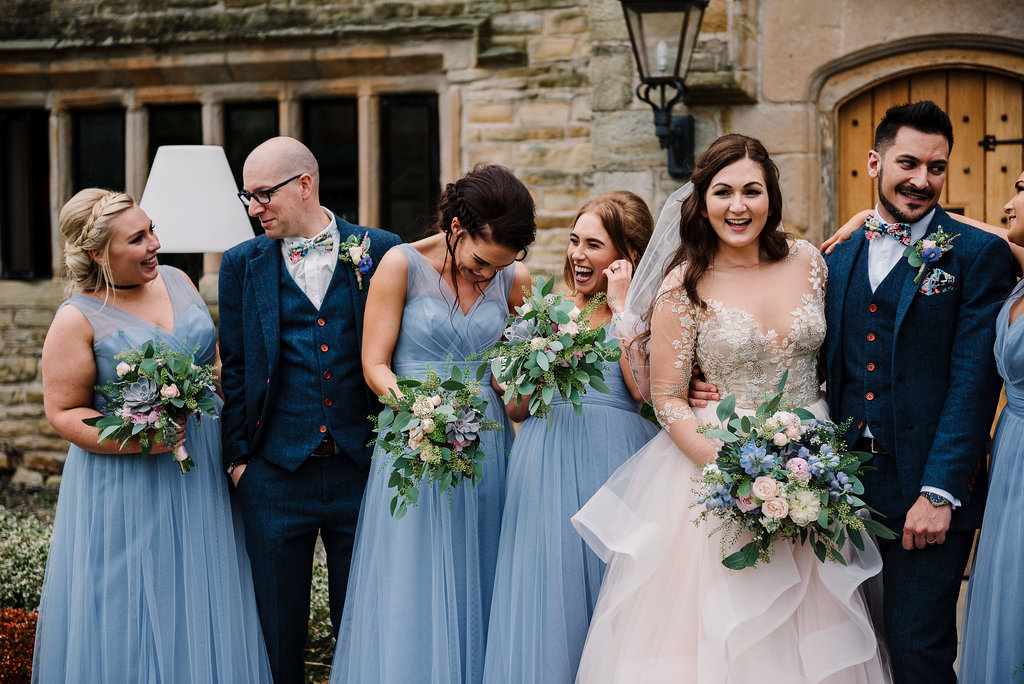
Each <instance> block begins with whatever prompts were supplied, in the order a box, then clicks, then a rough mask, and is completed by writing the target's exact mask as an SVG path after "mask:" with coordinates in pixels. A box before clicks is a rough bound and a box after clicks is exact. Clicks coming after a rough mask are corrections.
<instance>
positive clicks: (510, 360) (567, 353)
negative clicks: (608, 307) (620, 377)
mask: <svg viewBox="0 0 1024 684" xmlns="http://www.w3.org/2000/svg"><path fill="white" fill-rule="evenodd" d="M554 286H555V279H554V278H553V277H552V278H551V279H549V280H547V281H544V279H543V278H536V279H535V280H534V284H533V288H532V290H531V292H530V294H529V296H528V297H527V298H526V300H525V301H524V302H523V305H522V306H517V307H516V309H515V310H516V313H517V314H518V316H510V317H509V319H508V321H507V327H506V328H505V333H504V338H505V340H504V341H502V342H499V343H498V344H496V345H494V346H493V347H491V349H490V350H489V351H488V352H487V355H486V357H487V358H488V359H490V360H491V372H492V373H493V374H494V377H495V378H496V379H497V380H498V381H499V382H504V383H506V389H505V401H506V402H511V401H513V400H518V399H520V398H521V397H524V396H527V395H532V396H530V404H529V410H530V415H533V416H537V417H538V418H543V417H544V416H546V415H547V414H548V410H549V409H550V408H551V400H552V399H553V398H554V396H555V390H557V391H558V392H559V394H561V395H562V399H564V400H565V401H567V402H568V403H570V404H572V407H573V410H574V411H575V412H576V415H577V416H580V415H582V414H583V407H582V405H581V401H580V397H581V396H582V395H583V394H584V393H586V391H587V386H588V385H589V386H590V387H593V388H594V389H595V390H597V391H598V392H605V393H607V392H609V391H610V390H609V389H608V386H607V385H606V384H605V382H604V364H605V362H608V361H618V359H619V355H620V354H621V351H620V350H619V341H618V339H617V338H616V337H615V336H614V335H610V334H609V333H608V330H607V329H606V328H605V327H604V326H601V327H598V328H591V327H590V315H591V314H592V313H593V312H594V311H595V310H596V309H597V307H599V306H600V305H601V303H602V302H603V301H604V295H603V294H598V295H596V296H594V297H593V298H592V299H591V300H590V303H589V304H587V306H586V307H585V308H584V309H583V310H582V311H580V310H579V309H578V308H577V307H576V305H575V304H573V302H572V301H571V300H567V299H566V298H565V297H562V296H561V295H557V294H554V293H553V292H552V289H554Z"/></svg>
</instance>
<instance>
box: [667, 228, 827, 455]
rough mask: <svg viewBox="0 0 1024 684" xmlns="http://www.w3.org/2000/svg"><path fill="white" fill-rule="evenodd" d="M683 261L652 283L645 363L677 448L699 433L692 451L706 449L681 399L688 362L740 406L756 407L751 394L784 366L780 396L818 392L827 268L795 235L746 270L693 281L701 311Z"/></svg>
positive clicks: (807, 396) (769, 387)
mask: <svg viewBox="0 0 1024 684" xmlns="http://www.w3.org/2000/svg"><path fill="white" fill-rule="evenodd" d="M683 268H685V265H684V266H680V267H678V268H677V269H675V270H674V271H672V272H671V273H669V274H668V276H666V278H665V281H664V282H663V283H662V286H661V289H660V290H659V293H658V298H657V300H656V303H655V308H654V312H653V315H652V317H651V341H650V363H651V391H652V396H653V399H654V407H655V411H656V412H657V415H658V419H659V420H660V421H661V423H662V424H663V425H664V426H665V427H666V428H667V429H668V430H669V432H670V433H673V435H672V436H673V439H674V440H675V441H676V444H677V445H679V446H680V447H681V448H683V450H684V452H686V451H687V450H686V448H684V445H685V444H686V443H688V442H689V441H690V440H691V439H697V440H701V441H700V442H696V443H694V446H695V447H696V448H697V449H698V450H706V449H707V448H708V446H707V444H706V440H703V438H702V437H701V436H699V435H698V434H697V433H696V432H694V431H693V428H694V427H695V426H696V417H695V416H694V414H693V411H692V410H691V409H690V407H689V405H688V404H687V402H686V397H687V386H688V384H689V379H690V370H691V368H692V366H693V364H694V361H696V362H697V364H698V365H699V366H700V367H701V369H702V370H703V371H704V376H705V377H706V378H707V380H708V382H710V383H712V384H713V385H715V386H717V387H718V390H719V393H720V395H721V396H723V397H725V396H728V395H730V394H732V395H735V397H736V404H737V406H738V407H739V408H743V409H748V410H753V409H755V408H756V407H757V405H758V403H760V399H759V398H758V396H759V395H761V394H763V393H764V392H766V391H774V389H775V387H776V386H777V385H778V383H779V380H780V379H781V378H782V374H783V372H785V371H787V370H788V371H789V375H788V379H787V381H786V390H785V392H786V396H787V397H790V398H792V399H794V400H795V401H796V402H797V403H798V404H801V405H810V404H812V403H813V402H814V401H816V400H817V399H818V398H819V396H820V393H821V387H820V385H821V383H820V381H819V379H818V366H817V361H818V349H819V347H821V343H822V341H823V340H824V339H825V279H826V267H825V262H824V260H823V259H822V258H821V255H820V254H819V253H818V251H817V250H816V249H815V248H814V246H813V245H811V244H810V243H809V242H806V241H804V240H796V241H795V242H794V243H793V244H792V246H791V248H790V252H789V255H788V256H787V257H786V258H785V259H783V260H782V261H780V262H777V263H774V264H770V265H768V266H767V267H765V266H762V267H760V268H761V269H762V270H761V272H760V273H758V274H757V275H756V276H755V277H753V278H751V276H750V274H747V275H745V276H742V277H732V276H728V275H719V274H716V273H714V272H712V271H709V272H708V275H706V276H705V277H704V278H703V279H702V282H701V286H700V294H701V297H702V298H704V300H705V302H706V304H707V308H705V309H701V308H700V307H699V306H698V305H697V304H696V303H695V302H692V301H691V300H690V298H689V297H688V296H687V294H686V290H685V289H684V288H683V287H682V274H683ZM677 423H679V424H678V425H677ZM687 453H688V452H687Z"/></svg>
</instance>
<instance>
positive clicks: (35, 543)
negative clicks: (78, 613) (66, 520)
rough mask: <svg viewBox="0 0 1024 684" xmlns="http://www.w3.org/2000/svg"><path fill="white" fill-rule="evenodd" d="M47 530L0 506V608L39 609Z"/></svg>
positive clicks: (29, 517) (49, 531) (28, 517)
mask: <svg viewBox="0 0 1024 684" xmlns="http://www.w3.org/2000/svg"><path fill="white" fill-rule="evenodd" d="M50 535H51V528H50V526H48V525H45V524H43V523H41V522H39V520H37V519H36V518H34V517H31V516H26V517H20V516H16V515H14V514H13V513H11V512H10V511H8V510H7V509H6V508H4V507H3V506H0V607H4V608H19V609H21V610H25V611H29V612H35V611H37V610H39V597H40V594H41V593H42V590H43V574H44V573H45V571H46V557H47V554H48V553H49V551H50Z"/></svg>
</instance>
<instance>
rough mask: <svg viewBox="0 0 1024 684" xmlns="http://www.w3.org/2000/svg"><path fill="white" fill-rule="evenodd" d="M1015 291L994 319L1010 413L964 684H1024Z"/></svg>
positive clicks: (1021, 437) (1021, 337)
mask: <svg viewBox="0 0 1024 684" xmlns="http://www.w3.org/2000/svg"><path fill="white" fill-rule="evenodd" d="M1021 296H1024V288H1022V287H1018V288H1017V290H1016V291H1015V292H1014V295H1013V296H1011V297H1010V298H1009V300H1008V301H1007V302H1006V303H1005V304H1004V305H1003V308H1002V310H1001V311H1000V312H999V316H998V317H997V318H996V343H995V347H994V349H995V355H996V367H997V368H998V369H999V375H1000V376H1002V378H1003V380H1004V381H1005V382H1006V400H1007V403H1006V407H1005V408H1003V412H1002V413H1001V414H1000V416H999V425H998V427H997V428H996V436H995V440H994V442H993V444H992V473H991V475H990V476H989V489H988V500H987V502H986V504H985V519H984V521H983V522H982V526H981V537H980V539H979V540H978V554H977V556H976V557H975V559H974V565H973V566H972V567H971V583H970V585H969V586H968V591H967V604H966V608H965V610H964V626H963V630H962V636H961V639H960V667H959V669H960V673H959V680H960V682H961V683H962V684H985V683H987V682H1008V683H1009V682H1024V581H1022V579H1021V565H1024V488H1022V487H1021V486H1020V481H1021V474H1022V473H1024V447H1022V446H1021V445H1022V444H1024V316H1018V317H1017V318H1016V319H1014V321H1013V323H1012V324H1011V323H1010V308H1011V307H1012V306H1013V304H1014V302H1016V301H1017V299H1018V298H1019V297H1021Z"/></svg>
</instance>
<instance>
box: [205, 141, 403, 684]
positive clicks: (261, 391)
mask: <svg viewBox="0 0 1024 684" xmlns="http://www.w3.org/2000/svg"><path fill="white" fill-rule="evenodd" d="M242 178H243V182H244V186H245V187H244V189H243V191H242V192H240V193H238V196H239V198H240V199H241V200H242V202H243V204H245V206H246V210H247V211H248V213H249V216H251V217H253V218H256V219H258V220H259V222H260V225H261V226H262V227H263V230H264V234H263V235H261V236H259V237H256V238H253V239H252V240H249V241H248V242H245V243H243V244H241V245H239V246H237V247H235V248H233V249H231V250H229V251H227V252H225V253H224V257H223V260H222V262H221V269H220V293H219V295H220V301H219V307H220V349H221V356H222V358H223V364H224V366H223V371H222V378H223V388H224V409H223V413H222V423H223V430H222V434H223V459H224V467H225V470H226V471H227V473H228V476H229V477H230V479H231V482H232V484H233V485H234V487H235V495H236V498H237V500H238V503H239V506H240V509H241V512H242V520H243V523H244V526H245V536H246V545H247V548H248V551H249V560H250V563H251V564H252V571H253V584H254V586H255V589H256V601H257V604H258V606H259V611H260V621H261V623H262V627H263V636H264V639H265V641H266V645H267V653H268V655H269V657H270V665H271V669H272V670H273V673H274V679H275V681H276V682H279V683H281V682H288V683H290V682H303V681H304V665H303V663H304V657H303V656H304V651H305V645H306V631H307V626H308V621H309V592H310V584H311V581H312V568H313V551H314V547H315V544H316V538H317V536H318V535H319V536H320V537H321V539H322V540H323V543H324V548H325V550H326V552H327V570H328V583H329V588H330V604H331V622H332V623H333V624H334V626H335V629H337V626H338V625H339V624H340V623H341V610H342V606H343V605H344V601H345V586H346V583H347V580H348V569H349V562H350V558H351V553H352V544H353V540H354V536H355V530H356V517H357V515H358V512H359V503H360V500H361V499H362V495H363V488H364V486H365V484H366V477H367V474H368V471H369V462H370V454H371V451H370V449H369V448H368V447H367V444H368V443H369V442H370V440H371V437H372V434H371V425H370V422H369V420H368V419H367V416H369V415H370V414H371V413H376V412H377V410H378V404H377V399H376V397H374V396H373V395H372V393H371V392H370V390H369V388H367V386H366V383H365V382H364V380H363V375H362V366H361V363H360V344H361V339H362V323H363V308H364V305H365V303H366V289H367V287H366V286H367V281H368V279H369V277H370V276H372V275H373V271H374V269H375V267H376V264H377V263H378V262H379V261H380V259H381V257H383V256H384V253H385V252H386V251H387V250H388V249H390V248H391V247H392V246H394V245H396V244H398V243H399V242H400V240H399V238H398V236H396V235H394V234H392V233H389V232H386V231H383V230H377V229H374V228H364V227H361V226H355V225H352V224H350V223H348V222H346V221H345V220H343V219H341V218H340V217H338V216H337V215H335V214H334V213H333V212H331V211H330V210H329V209H327V208H325V207H322V206H321V205H320V198H319V180H320V179H319V170H318V165H317V162H316V159H315V157H314V156H313V154H312V153H311V152H310V151H309V149H308V148H306V146H305V145H303V144H302V143H301V142H299V141H298V140H295V139H293V138H287V137H278V138H272V139H270V140H268V141H266V142H264V143H262V144H261V145H259V146H258V147H256V149H254V150H253V151H252V153H250V155H249V157H248V158H247V159H246V161H245V166H244V168H243V171H242ZM352 243H358V244H359V245H360V249H362V251H363V252H364V253H362V254H359V255H358V256H359V258H358V259H354V258H353V257H352V254H351V253H350V251H349V250H348V248H347V246H346V245H348V244H352ZM364 247H365V249H363V248H364Z"/></svg>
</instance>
